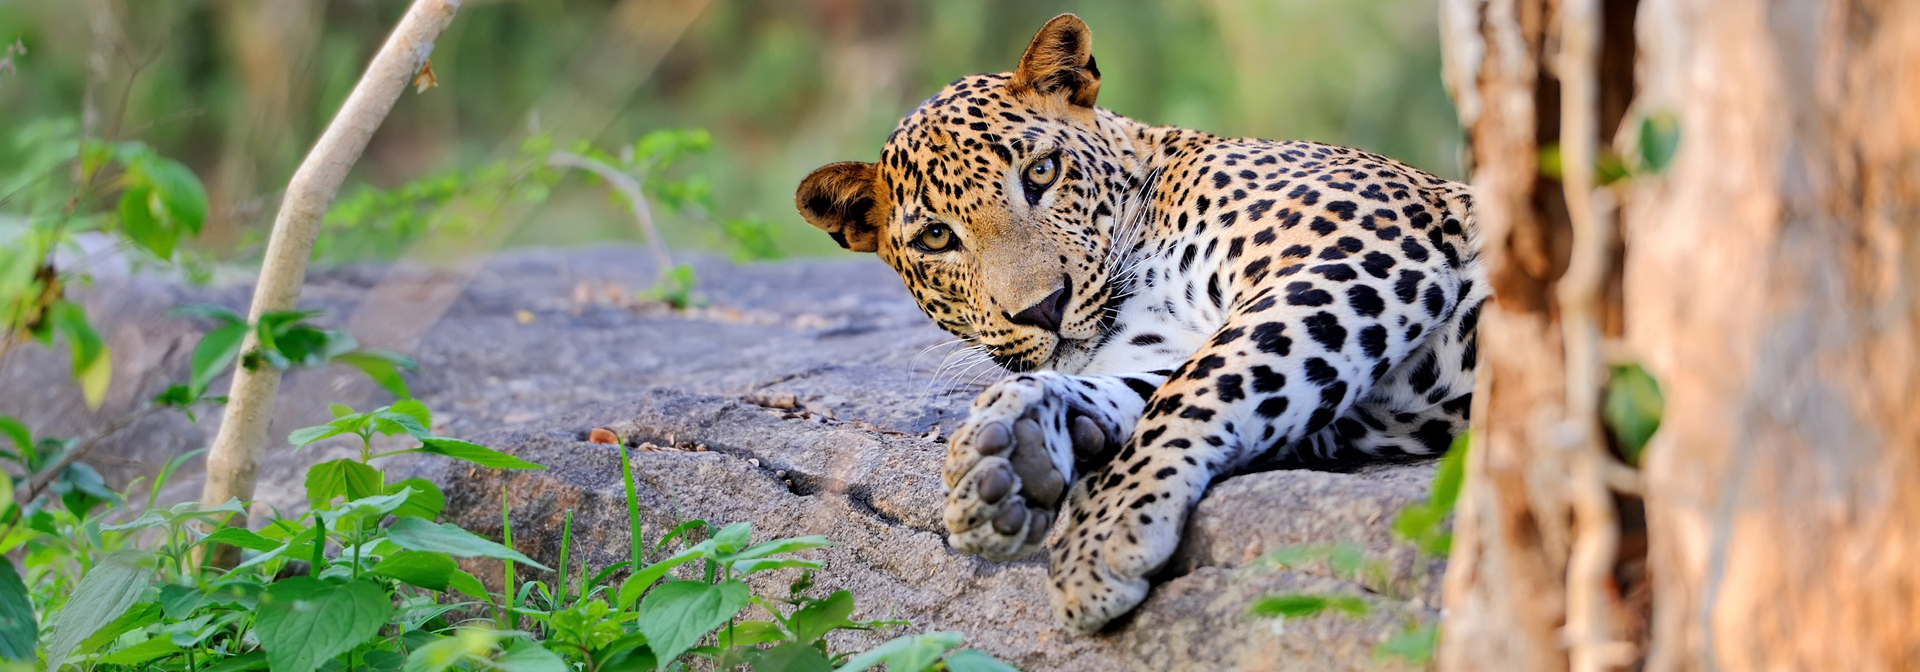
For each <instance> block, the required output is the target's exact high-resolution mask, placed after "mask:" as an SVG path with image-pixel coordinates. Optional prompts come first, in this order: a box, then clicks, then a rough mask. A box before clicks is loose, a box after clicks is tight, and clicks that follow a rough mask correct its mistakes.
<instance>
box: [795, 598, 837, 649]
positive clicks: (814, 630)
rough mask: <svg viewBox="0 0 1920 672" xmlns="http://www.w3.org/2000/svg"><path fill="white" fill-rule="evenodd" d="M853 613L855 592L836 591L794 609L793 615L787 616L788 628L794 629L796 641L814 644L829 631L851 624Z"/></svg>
mask: <svg viewBox="0 0 1920 672" xmlns="http://www.w3.org/2000/svg"><path fill="white" fill-rule="evenodd" d="M852 615H853V593H849V592H847V591H844V590H840V591H834V593H833V594H832V595H828V596H827V599H824V600H818V601H815V602H811V603H808V604H807V605H806V606H804V607H801V608H799V609H795V610H793V615H792V616H789V617H787V629H788V630H791V631H793V640H794V641H796V642H804V643H807V644H812V643H813V642H814V640H817V639H820V638H821V637H825V636H827V633H829V632H833V631H834V630H838V629H840V628H842V627H845V626H847V625H849V624H850V623H851V621H849V620H847V618H848V617H849V616H852Z"/></svg>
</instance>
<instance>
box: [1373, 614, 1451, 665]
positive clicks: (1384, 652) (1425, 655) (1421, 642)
mask: <svg viewBox="0 0 1920 672" xmlns="http://www.w3.org/2000/svg"><path fill="white" fill-rule="evenodd" d="M1439 638H1440V626H1439V624H1438V623H1425V624H1421V625H1416V626H1414V627H1412V628H1408V629H1406V630H1403V631H1400V632H1398V633H1395V634H1394V635H1393V636H1392V637H1388V638H1387V641H1384V642H1381V643H1380V645H1379V646H1376V647H1373V657H1374V658H1375V659H1380V658H1399V659H1402V660H1405V661H1407V662H1410V663H1413V664H1415V665H1426V664H1427V661H1430V660H1432V659H1433V648H1434V645H1435V644H1436V643H1438V641H1439Z"/></svg>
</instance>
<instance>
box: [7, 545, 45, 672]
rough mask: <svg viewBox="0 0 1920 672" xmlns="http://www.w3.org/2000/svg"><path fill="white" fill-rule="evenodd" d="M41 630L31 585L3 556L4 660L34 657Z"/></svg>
mask: <svg viewBox="0 0 1920 672" xmlns="http://www.w3.org/2000/svg"><path fill="white" fill-rule="evenodd" d="M39 632H40V631H39V628H38V626H37V625H36V624H35V622H34V618H33V601H32V600H30V599H28V593H27V584H25V583H23V582H21V581H20V573H19V572H18V571H16V570H15V569H14V568H13V561H12V560H8V559H6V558H0V659H4V660H15V661H22V660H24V661H32V660H34V658H35V656H34V653H33V652H34V645H35V643H36V642H37V640H38V636H39Z"/></svg>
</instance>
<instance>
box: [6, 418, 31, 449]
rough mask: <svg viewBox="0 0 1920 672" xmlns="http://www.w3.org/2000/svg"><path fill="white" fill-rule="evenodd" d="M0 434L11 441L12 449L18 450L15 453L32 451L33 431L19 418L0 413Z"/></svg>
mask: <svg viewBox="0 0 1920 672" xmlns="http://www.w3.org/2000/svg"><path fill="white" fill-rule="evenodd" d="M0 436H4V437H6V438H7V440H9V441H12V442H13V449H14V450H16V451H19V452H18V453H16V454H17V455H25V454H27V453H31V452H33V433H32V432H29V431H27V426H26V425H25V424H22V423H21V422H20V421H19V420H15V419H13V418H9V417H7V416H4V415H0ZM16 459H17V458H16Z"/></svg>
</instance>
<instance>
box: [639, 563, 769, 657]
mask: <svg viewBox="0 0 1920 672" xmlns="http://www.w3.org/2000/svg"><path fill="white" fill-rule="evenodd" d="M748 597H751V592H750V591H749V590H748V589H747V584H745V583H741V582H739V581H723V582H721V583H712V584H710V583H703V582H700V581H672V582H669V583H666V584H664V585H661V586H660V587H658V588H655V589H653V590H652V591H651V592H648V593H647V598H646V599H645V600H644V601H642V602H641V604H640V623H639V626H640V632H641V634H644V635H646V636H647V645H648V646H649V647H651V648H652V649H653V652H654V655H655V656H656V657H657V658H658V660H659V661H660V662H662V663H666V662H668V661H672V660H674V659H676V658H679V657H680V654H682V653H685V652H686V651H687V649H689V648H692V647H693V645H694V644H695V643H698V642H699V641H700V638H702V637H705V636H707V633H710V632H713V630H714V629H715V628H718V627H720V625H721V624H723V623H726V622H727V621H728V620H731V619H732V618H733V616H734V614H737V613H740V610H741V609H742V608H744V607H746V606H747V598H748Z"/></svg>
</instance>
